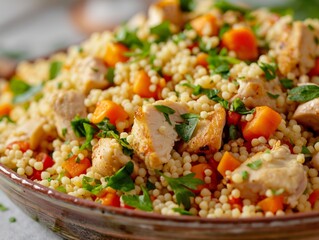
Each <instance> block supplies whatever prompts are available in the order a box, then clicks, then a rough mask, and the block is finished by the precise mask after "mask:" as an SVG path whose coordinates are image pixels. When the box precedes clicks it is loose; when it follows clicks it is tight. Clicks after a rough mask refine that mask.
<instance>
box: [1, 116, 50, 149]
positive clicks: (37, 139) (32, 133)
mask: <svg viewBox="0 0 319 240" xmlns="http://www.w3.org/2000/svg"><path fill="white" fill-rule="evenodd" d="M44 124H45V121H44V120H43V119H30V120H27V121H26V122H25V123H24V124H22V125H21V126H20V127H18V128H17V129H16V130H15V131H14V132H13V134H12V135H11V136H10V137H9V138H8V140H7V144H10V143H12V142H15V141H26V142H28V143H29V144H30V148H31V149H36V148H37V147H38V146H39V144H40V143H41V141H42V140H43V139H44V137H45V134H44V130H43V125H44Z"/></svg>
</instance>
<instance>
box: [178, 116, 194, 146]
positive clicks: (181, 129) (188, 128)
mask: <svg viewBox="0 0 319 240" xmlns="http://www.w3.org/2000/svg"><path fill="white" fill-rule="evenodd" d="M181 117H182V118H183V119H184V122H183V123H181V124H176V126H175V130H176V132H177V134H178V136H180V137H181V138H182V139H183V140H184V141H185V142H188V141H189V140H190V139H191V138H192V135H193V133H194V131H195V128H196V126H197V123H198V118H199V116H198V115H197V114H192V113H185V114H182V115H181Z"/></svg>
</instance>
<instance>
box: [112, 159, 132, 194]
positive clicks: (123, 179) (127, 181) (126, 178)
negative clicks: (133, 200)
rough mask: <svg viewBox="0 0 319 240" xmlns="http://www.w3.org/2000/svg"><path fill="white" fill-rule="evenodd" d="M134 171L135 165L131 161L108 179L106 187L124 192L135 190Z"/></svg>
mask: <svg viewBox="0 0 319 240" xmlns="http://www.w3.org/2000/svg"><path fill="white" fill-rule="evenodd" d="M133 170H134V164H133V162H131V161H130V162H128V163H127V164H126V165H125V166H124V167H122V168H121V169H120V170H118V171H117V172H116V173H115V174H114V175H113V176H112V177H110V178H109V179H108V182H107V185H106V186H107V187H111V188H113V189H115V190H120V191H123V192H129V191H131V190H133V189H134V188H135V185H134V181H133V180H132V178H131V174H132V173H133Z"/></svg>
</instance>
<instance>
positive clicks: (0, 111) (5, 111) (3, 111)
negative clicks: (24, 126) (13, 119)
mask: <svg viewBox="0 0 319 240" xmlns="http://www.w3.org/2000/svg"><path fill="white" fill-rule="evenodd" d="M11 110H12V105H11V104H10V103H2V104H0V117H2V116H5V115H9V114H10V112H11Z"/></svg>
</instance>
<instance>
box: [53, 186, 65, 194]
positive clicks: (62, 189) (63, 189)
mask: <svg viewBox="0 0 319 240" xmlns="http://www.w3.org/2000/svg"><path fill="white" fill-rule="evenodd" d="M55 190H57V191H58V192H62V193H66V189H65V187H63V186H59V187H57V188H56V189H55Z"/></svg>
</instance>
